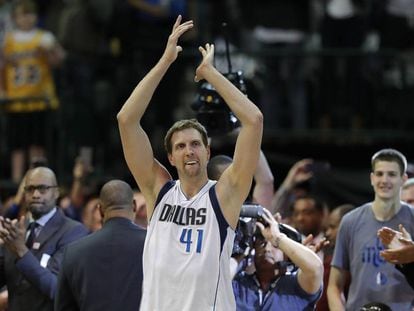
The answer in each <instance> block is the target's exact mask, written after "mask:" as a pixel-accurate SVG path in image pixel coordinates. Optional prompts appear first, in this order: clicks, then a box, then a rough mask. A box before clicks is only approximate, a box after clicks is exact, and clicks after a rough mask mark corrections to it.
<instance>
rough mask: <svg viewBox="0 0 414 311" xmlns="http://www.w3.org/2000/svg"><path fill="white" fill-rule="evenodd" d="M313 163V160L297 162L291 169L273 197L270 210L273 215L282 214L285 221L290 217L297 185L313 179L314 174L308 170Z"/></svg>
mask: <svg viewBox="0 0 414 311" xmlns="http://www.w3.org/2000/svg"><path fill="white" fill-rule="evenodd" d="M312 162H313V160H311V159H303V160H300V161H298V162H296V163H295V164H294V165H293V166H292V167H291V168H290V170H289V172H288V174H287V176H286V177H285V179H284V180H283V182H282V184H281V185H280V187H279V189H277V191H276V193H275V195H274V196H273V199H272V204H271V209H270V211H271V212H272V214H275V213H280V215H281V216H282V219H285V218H286V217H287V216H288V214H289V208H290V196H291V195H292V190H293V188H294V187H295V186H296V185H298V184H300V183H301V182H304V181H307V180H309V179H310V178H311V177H312V175H313V174H312V172H311V171H309V170H307V169H306V167H307V166H308V165H309V164H311V163H312Z"/></svg>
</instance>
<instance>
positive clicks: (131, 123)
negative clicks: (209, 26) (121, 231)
mask: <svg viewBox="0 0 414 311" xmlns="http://www.w3.org/2000/svg"><path fill="white" fill-rule="evenodd" d="M192 27H193V22H192V21H187V22H185V23H182V24H181V16H178V18H177V20H176V22H175V24H174V26H173V29H172V32H171V34H170V36H169V37H168V42H167V46H166V48H165V51H164V54H163V55H162V57H161V58H160V60H159V61H158V63H157V64H156V65H155V66H154V67H153V68H152V69H151V71H150V72H149V73H148V74H147V75H146V76H145V77H144V78H143V79H142V80H141V81H140V82H139V83H138V85H137V86H136V87H135V89H134V90H133V92H132V94H131V95H130V97H129V98H128V99H127V101H126V102H125V104H124V105H123V107H122V108H121V110H120V111H119V113H118V116H117V118H118V126H119V132H120V135H121V141H122V147H123V150H124V156H125V159H126V162H127V164H128V167H129V169H130V171H131V173H132V175H133V176H134V178H135V180H136V182H137V183H138V185H139V188H140V189H141V191H142V193H143V194H144V196H145V199H146V201H147V211H148V213H147V214H148V217H151V215H152V211H153V209H154V203H155V201H156V197H157V195H158V192H159V190H160V189H161V187H162V186H163V185H164V183H165V182H166V181H168V180H169V179H171V176H170V174H169V173H168V171H167V170H166V169H165V167H163V166H162V165H161V164H160V163H159V162H158V161H157V160H156V159H155V158H154V154H153V150H152V147H151V144H150V141H149V138H148V136H147V134H146V133H145V132H144V130H143V128H142V127H141V124H140V122H141V119H142V116H143V115H144V112H145V110H146V108H147V106H148V104H149V102H150V100H151V98H152V96H153V94H154V92H155V90H156V88H157V86H158V85H159V83H160V81H161V79H162V78H163V77H164V75H165V73H166V72H167V70H168V68H169V67H170V65H171V64H172V63H173V62H174V61H175V60H176V59H177V56H178V53H179V52H180V51H181V50H182V48H181V47H180V46H179V45H177V43H178V39H179V38H180V37H181V35H182V34H183V33H185V32H186V31H188V30H189V29H191V28H192Z"/></svg>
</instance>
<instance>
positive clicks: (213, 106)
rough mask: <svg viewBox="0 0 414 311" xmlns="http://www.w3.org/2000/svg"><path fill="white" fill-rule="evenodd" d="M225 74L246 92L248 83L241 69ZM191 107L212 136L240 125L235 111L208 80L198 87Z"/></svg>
mask: <svg viewBox="0 0 414 311" xmlns="http://www.w3.org/2000/svg"><path fill="white" fill-rule="evenodd" d="M224 76H225V77H226V78H227V79H228V80H229V81H230V82H231V83H233V84H234V85H235V86H236V87H237V88H238V89H239V90H240V91H241V92H243V93H244V94H247V93H246V84H245V82H244V79H243V73H242V72H241V71H237V72H230V73H226V74H224ZM191 108H192V109H193V110H194V111H195V112H196V118H197V120H198V121H199V122H200V123H201V124H203V125H204V126H205V128H206V129H207V132H208V133H209V135H211V136H215V135H222V134H223V133H229V132H231V131H232V130H234V129H235V128H237V127H239V126H240V122H239V121H238V120H237V118H236V117H235V115H234V114H233V112H232V111H231V110H230V108H229V107H228V106H227V104H226V103H225V101H224V99H223V98H222V97H221V96H220V95H219V94H218V93H217V91H216V89H215V88H214V87H213V86H212V85H211V84H210V83H208V82H207V81H203V82H202V83H201V84H200V86H199V89H198V93H197V95H196V99H195V101H194V102H193V103H192V104H191Z"/></svg>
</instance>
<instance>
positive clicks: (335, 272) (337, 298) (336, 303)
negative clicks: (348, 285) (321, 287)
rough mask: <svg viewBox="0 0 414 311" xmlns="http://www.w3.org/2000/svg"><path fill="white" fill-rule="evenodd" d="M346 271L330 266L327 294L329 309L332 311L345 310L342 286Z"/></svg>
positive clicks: (343, 285)
mask: <svg viewBox="0 0 414 311" xmlns="http://www.w3.org/2000/svg"><path fill="white" fill-rule="evenodd" d="M346 273H347V271H345V270H342V269H339V268H337V267H334V266H331V271H330V274H329V283H328V289H327V290H326V293H327V296H328V304H329V309H330V310H332V311H343V310H345V296H344V287H345V279H346Z"/></svg>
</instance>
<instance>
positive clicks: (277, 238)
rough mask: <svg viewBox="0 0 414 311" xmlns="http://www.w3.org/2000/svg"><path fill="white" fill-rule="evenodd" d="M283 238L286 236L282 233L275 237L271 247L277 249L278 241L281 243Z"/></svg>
mask: <svg viewBox="0 0 414 311" xmlns="http://www.w3.org/2000/svg"><path fill="white" fill-rule="evenodd" d="M284 238H286V234H284V233H280V234H279V235H278V236H277V237H276V239H275V240H274V242H273V243H272V245H273V246H274V247H276V248H279V245H280V241H281V240H282V239H284Z"/></svg>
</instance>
